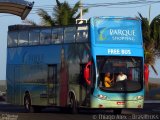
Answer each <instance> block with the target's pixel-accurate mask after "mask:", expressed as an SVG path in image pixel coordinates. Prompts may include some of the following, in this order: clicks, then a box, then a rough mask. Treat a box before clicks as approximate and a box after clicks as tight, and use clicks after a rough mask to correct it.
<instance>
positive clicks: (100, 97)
mask: <svg viewBox="0 0 160 120" xmlns="http://www.w3.org/2000/svg"><path fill="white" fill-rule="evenodd" d="M98 98H99V99H107V97H106V96H104V95H98Z"/></svg>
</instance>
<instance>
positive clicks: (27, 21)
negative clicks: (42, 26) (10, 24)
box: [23, 19, 39, 26]
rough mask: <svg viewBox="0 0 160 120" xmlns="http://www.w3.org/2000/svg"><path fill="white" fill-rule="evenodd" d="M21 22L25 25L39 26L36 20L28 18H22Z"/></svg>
mask: <svg viewBox="0 0 160 120" xmlns="http://www.w3.org/2000/svg"><path fill="white" fill-rule="evenodd" d="M23 23H25V24H27V25H33V26H39V25H38V24H37V23H36V22H34V21H33V20H29V19H25V20H23Z"/></svg>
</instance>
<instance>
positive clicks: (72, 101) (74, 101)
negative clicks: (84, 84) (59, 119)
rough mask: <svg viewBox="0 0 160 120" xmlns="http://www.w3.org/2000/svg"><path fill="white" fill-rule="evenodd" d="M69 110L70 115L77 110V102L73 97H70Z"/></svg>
mask: <svg viewBox="0 0 160 120" xmlns="http://www.w3.org/2000/svg"><path fill="white" fill-rule="evenodd" d="M70 103H71V104H70V109H71V113H73V114H76V113H77V112H78V108H77V102H76V99H75V97H74V96H72V97H71V98H70Z"/></svg>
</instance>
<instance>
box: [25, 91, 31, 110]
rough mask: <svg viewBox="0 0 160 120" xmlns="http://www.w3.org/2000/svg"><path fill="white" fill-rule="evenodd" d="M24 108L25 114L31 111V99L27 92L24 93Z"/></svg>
mask: <svg viewBox="0 0 160 120" xmlns="http://www.w3.org/2000/svg"><path fill="white" fill-rule="evenodd" d="M24 107H25V109H26V110H27V112H30V111H31V97H30V94H29V91H26V92H25V95H24Z"/></svg>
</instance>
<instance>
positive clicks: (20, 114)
mask: <svg viewBox="0 0 160 120" xmlns="http://www.w3.org/2000/svg"><path fill="white" fill-rule="evenodd" d="M118 119H119V120H125V119H126V120H156V119H157V120H158V119H160V104H158V103H156V104H145V105H144V109H124V110H123V112H122V114H121V115H113V112H112V110H90V109H80V110H79V113H78V114H70V113H68V112H67V111H63V112H62V111H60V109H58V108H47V109H45V110H43V111H42V112H41V113H27V112H26V110H25V109H24V108H23V107H22V106H15V105H10V104H4V103H0V120H118Z"/></svg>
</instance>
